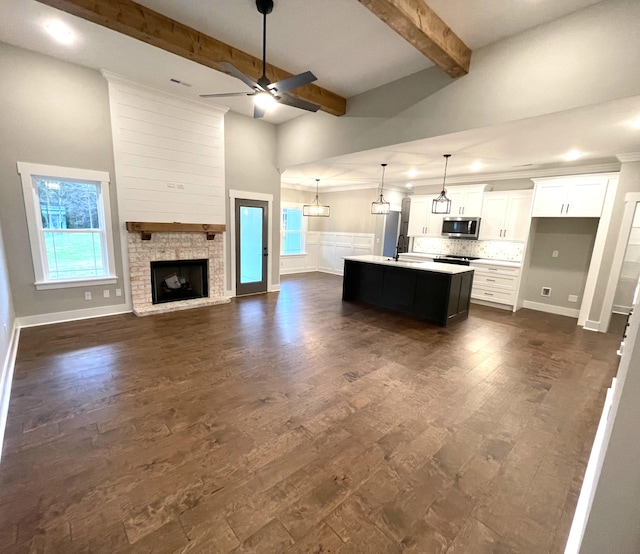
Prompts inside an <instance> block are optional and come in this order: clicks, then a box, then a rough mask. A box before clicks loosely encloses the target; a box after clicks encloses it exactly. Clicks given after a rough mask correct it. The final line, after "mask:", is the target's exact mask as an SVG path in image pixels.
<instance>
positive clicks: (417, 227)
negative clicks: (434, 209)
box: [407, 194, 443, 237]
mask: <svg viewBox="0 0 640 554" xmlns="http://www.w3.org/2000/svg"><path fill="white" fill-rule="evenodd" d="M436 196H438V195H437V194H431V195H416V196H412V197H411V207H410V208H409V228H408V231H407V233H408V235H409V236H410V237H441V236H442V218H443V216H442V215H440V214H432V213H431V203H432V202H433V199H434V198H435V197H436Z"/></svg>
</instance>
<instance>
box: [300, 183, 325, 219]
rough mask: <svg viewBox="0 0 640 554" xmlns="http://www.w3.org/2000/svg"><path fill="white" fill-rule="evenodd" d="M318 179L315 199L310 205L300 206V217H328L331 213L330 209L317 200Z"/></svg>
mask: <svg viewBox="0 0 640 554" xmlns="http://www.w3.org/2000/svg"><path fill="white" fill-rule="evenodd" d="M319 182H320V179H316V197H315V199H314V201H313V202H311V204H305V205H304V206H302V215H304V216H308V217H329V214H330V213H331V207H330V206H327V205H326V204H320V200H319V198H318V183H319Z"/></svg>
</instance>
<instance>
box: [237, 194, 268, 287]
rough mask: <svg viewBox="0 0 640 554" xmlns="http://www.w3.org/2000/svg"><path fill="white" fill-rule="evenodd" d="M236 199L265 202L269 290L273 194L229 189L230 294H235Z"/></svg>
mask: <svg viewBox="0 0 640 554" xmlns="http://www.w3.org/2000/svg"><path fill="white" fill-rule="evenodd" d="M236 199H240V200H262V201H264V202H267V205H268V208H267V217H268V218H269V224H268V225H267V244H268V245H269V256H268V257H267V292H271V287H272V283H271V273H272V266H273V256H274V254H273V252H272V251H271V250H272V245H273V194H266V193H263V192H248V191H243V190H229V231H230V233H229V238H230V241H231V244H230V246H231V283H230V284H231V295H232V296H236Z"/></svg>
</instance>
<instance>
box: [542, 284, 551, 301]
mask: <svg viewBox="0 0 640 554" xmlns="http://www.w3.org/2000/svg"><path fill="white" fill-rule="evenodd" d="M540 296H544V297H545V298H549V297H550V296H551V287H542V290H541V291H540Z"/></svg>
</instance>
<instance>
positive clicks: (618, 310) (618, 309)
mask: <svg viewBox="0 0 640 554" xmlns="http://www.w3.org/2000/svg"><path fill="white" fill-rule="evenodd" d="M611 311H612V312H613V313H614V314H622V315H629V313H630V312H631V306H622V305H620V304H614V305H613V310H611Z"/></svg>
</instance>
